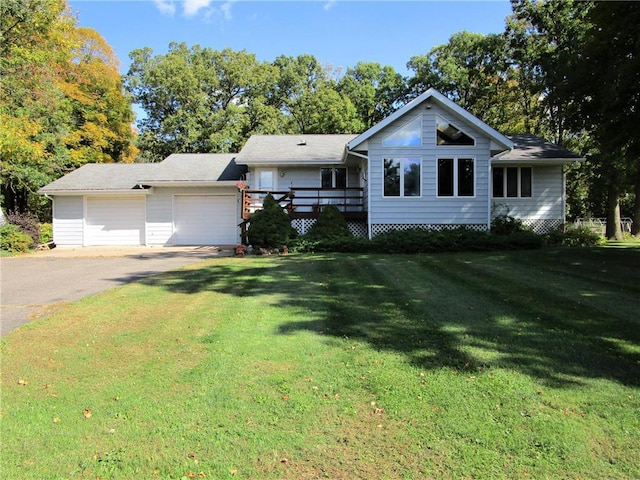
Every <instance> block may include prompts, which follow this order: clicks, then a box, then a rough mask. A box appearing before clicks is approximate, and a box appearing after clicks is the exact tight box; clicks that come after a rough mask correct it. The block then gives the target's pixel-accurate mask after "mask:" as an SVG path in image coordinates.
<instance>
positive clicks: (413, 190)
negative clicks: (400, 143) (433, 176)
mask: <svg viewBox="0 0 640 480" xmlns="http://www.w3.org/2000/svg"><path fill="white" fill-rule="evenodd" d="M383 162H384V164H383V170H384V192H383V194H384V196H385V197H419V196H420V195H421V194H422V193H421V192H422V187H421V185H420V183H421V179H422V160H421V159H420V158H385V159H384V161H383Z"/></svg>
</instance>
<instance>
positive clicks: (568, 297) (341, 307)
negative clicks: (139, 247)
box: [142, 248, 640, 387]
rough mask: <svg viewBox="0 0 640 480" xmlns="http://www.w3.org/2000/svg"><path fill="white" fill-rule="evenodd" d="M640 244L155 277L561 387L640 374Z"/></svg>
mask: <svg viewBox="0 0 640 480" xmlns="http://www.w3.org/2000/svg"><path fill="white" fill-rule="evenodd" d="M639 261H640V250H633V249H602V248H601V249H558V250H545V251H536V252H510V253H504V254H465V255H447V254H443V255H431V256H423V255H417V256H405V255H395V256H383V255H316V256H296V255H292V256H287V257H277V258H275V257H273V258H247V259H234V260H228V261H226V262H215V263H210V264H207V265H204V266H201V267H199V268H194V269H184V270H177V271H173V272H169V273H166V274H163V275H158V276H155V277H150V278H147V279H145V280H143V281H142V282H143V283H145V284H148V285H154V286H159V287H162V288H165V289H167V290H169V291H172V292H177V293H183V294H195V293H198V292H204V291H215V292H220V293H224V294H228V295H234V296H238V297H243V296H260V295H265V296H270V298H272V296H273V295H274V294H277V298H278V300H277V302H278V304H277V307H279V308H286V309H289V310H291V311H294V312H295V314H296V315H297V316H298V317H299V319H298V320H294V321H288V322H286V323H280V324H278V326H277V333H278V334H282V335H289V334H292V333H294V332H297V331H303V330H305V331H312V332H316V333H318V334H320V335H325V336H327V337H336V338H344V337H348V338H351V339H354V340H358V341H363V342H367V343H369V344H370V345H371V346H372V347H373V348H376V349H380V350H385V351H393V352H398V353H401V354H402V355H404V356H406V357H407V359H408V361H410V362H412V363H413V364H415V365H416V366H418V367H419V368H422V369H437V368H443V367H446V368H452V369H485V368H488V367H489V368H490V367H494V366H496V367H503V368H510V369H514V370H517V371H521V372H523V373H526V374H527V375H530V376H532V377H535V378H536V379H538V380H539V381H541V382H543V383H546V384H549V385H554V386H567V387H568V386H572V385H576V384H579V383H581V382H582V381H583V380H584V379H587V378H605V379H610V380H615V381H618V382H620V383H622V384H625V385H630V386H638V385H640V375H638V368H639V366H640V353H639V352H640V336H639V333H638V332H639V330H638V318H637V306H638V304H637V298H638V288H639V285H640V278H639V273H638V268H637V266H638V265H639V263H638V262H639Z"/></svg>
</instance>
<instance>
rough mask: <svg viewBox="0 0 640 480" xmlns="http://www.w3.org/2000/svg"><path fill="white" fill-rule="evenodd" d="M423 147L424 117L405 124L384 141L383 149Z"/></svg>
mask: <svg viewBox="0 0 640 480" xmlns="http://www.w3.org/2000/svg"><path fill="white" fill-rule="evenodd" d="M420 145H422V117H416V118H414V119H413V120H411V121H410V122H409V123H405V124H404V125H403V126H402V127H400V128H398V129H397V130H396V131H395V132H393V133H392V134H391V135H389V136H387V137H386V138H384V140H382V146H383V147H419V146H420Z"/></svg>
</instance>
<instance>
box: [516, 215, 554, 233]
mask: <svg viewBox="0 0 640 480" xmlns="http://www.w3.org/2000/svg"><path fill="white" fill-rule="evenodd" d="M522 224H523V225H524V226H526V227H529V228H530V229H531V230H533V231H534V232H535V233H537V234H538V235H544V234H546V233H550V232H553V231H555V230H558V228H560V227H561V226H562V220H560V219H559V218H550V219H542V220H533V219H525V220H522Z"/></svg>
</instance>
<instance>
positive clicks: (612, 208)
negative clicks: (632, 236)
mask: <svg viewBox="0 0 640 480" xmlns="http://www.w3.org/2000/svg"><path fill="white" fill-rule="evenodd" d="M605 236H606V237H607V239H608V240H616V241H622V228H621V227H620V192H619V191H618V186H617V185H615V184H611V185H609V192H608V194H607V231H606V233H605Z"/></svg>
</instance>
